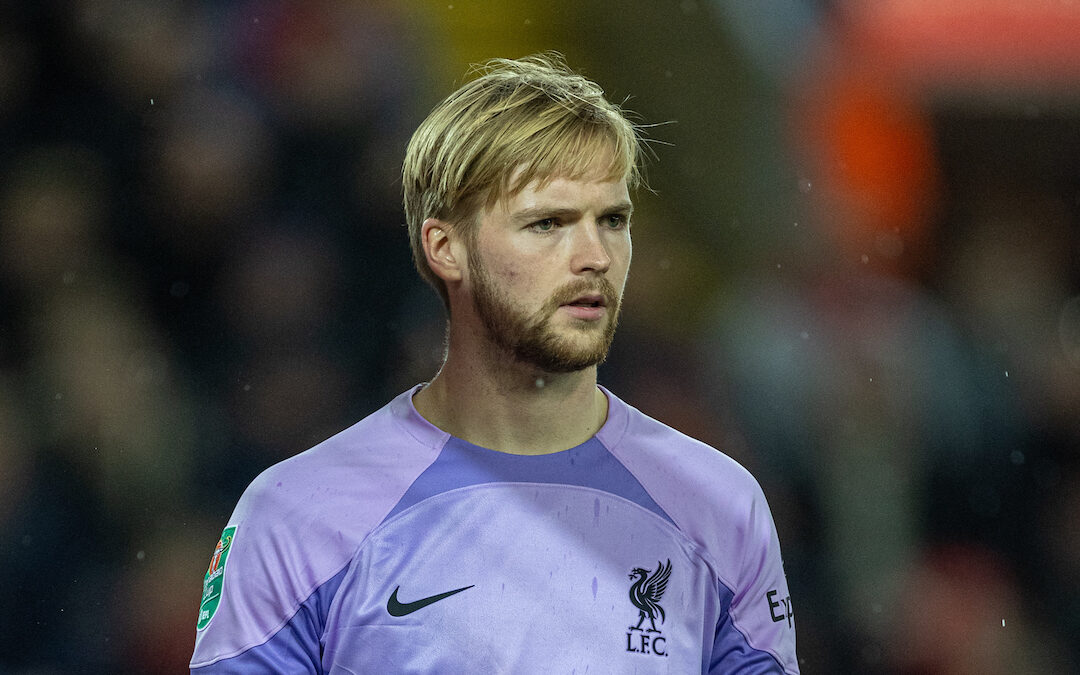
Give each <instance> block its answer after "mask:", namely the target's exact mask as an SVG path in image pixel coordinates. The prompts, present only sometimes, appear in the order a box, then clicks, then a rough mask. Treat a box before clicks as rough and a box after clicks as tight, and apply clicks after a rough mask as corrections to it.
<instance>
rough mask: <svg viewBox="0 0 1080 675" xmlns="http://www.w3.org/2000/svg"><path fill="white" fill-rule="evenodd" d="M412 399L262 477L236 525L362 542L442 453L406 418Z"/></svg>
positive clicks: (247, 494) (437, 442) (428, 433)
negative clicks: (333, 535)
mask: <svg viewBox="0 0 1080 675" xmlns="http://www.w3.org/2000/svg"><path fill="white" fill-rule="evenodd" d="M408 394H409V392H406V394H403V395H401V396H398V397H397V398H395V399H394V400H392V401H391V402H390V403H388V404H387V405H385V406H384V407H382V408H380V409H379V410H377V411H376V412H374V413H372V414H371V415H368V416H367V417H365V418H364V419H363V420H361V421H359V422H357V423H356V424H354V425H352V426H351V427H349V428H347V429H345V430H343V431H341V432H339V433H338V434H335V435H334V436H332V437H330V438H328V439H327V440H325V441H323V442H322V443H319V444H318V445H316V446H314V447H312V448H311V449H309V450H306V451H304V452H302V453H300V454H298V455H295V456H293V457H291V458H289V459H286V460H284V461H282V462H279V463H277V464H275V465H273V466H271V467H270V468H268V469H266V470H265V471H263V472H262V473H261V474H260V475H259V476H258V477H256V478H255V480H254V481H252V483H251V484H250V485H249V486H248V488H247V489H246V490H245V491H244V494H243V495H242V496H241V498H240V501H239V503H238V504H237V507H236V510H235V512H234V514H233V518H232V521H231V524H233V525H237V526H238V527H239V528H240V529H244V530H247V531H249V532H252V534H264V535H269V534H271V533H273V532H275V531H280V532H282V533H288V536H289V537H291V538H296V537H300V538H305V534H303V533H308V532H310V533H311V534H310V535H307V536H318V535H320V534H325V530H331V531H334V532H337V533H346V534H352V535H354V536H356V537H362V536H363V535H364V533H366V531H367V530H370V529H371V528H372V527H374V526H375V525H377V524H378V521H379V520H380V519H381V518H382V516H383V515H385V513H386V512H387V511H389V510H390V508H392V507H393V504H394V503H395V502H396V501H397V499H399V498H400V497H401V495H402V494H403V493H404V491H405V490H406V489H407V488H408V485H409V484H410V483H411V481H412V480H413V479H415V477H416V476H417V475H419V474H420V473H421V472H422V471H423V470H424V469H425V468H426V467H427V466H428V465H429V464H430V463H431V462H432V461H434V459H435V457H436V456H437V454H438V451H439V449H440V448H441V440H442V439H440V437H439V434H438V433H432V429H433V428H430V429H426V428H423V427H422V425H419V424H418V421H417V420H415V419H413V418H412V417H411V416H410V415H409V411H410V410H412V408H411V405H408V401H407V399H404V397H406V396H407V395H408ZM403 399H404V400H403ZM412 412H413V415H415V411H414V410H413V411H412ZM435 432H437V430H435ZM298 525H303V526H304V527H303V528H302V529H296V526H298Z"/></svg>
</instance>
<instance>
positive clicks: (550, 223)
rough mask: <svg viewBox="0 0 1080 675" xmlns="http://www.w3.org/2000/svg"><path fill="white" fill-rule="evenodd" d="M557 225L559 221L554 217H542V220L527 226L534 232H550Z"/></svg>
mask: <svg viewBox="0 0 1080 675" xmlns="http://www.w3.org/2000/svg"><path fill="white" fill-rule="evenodd" d="M558 225H559V223H558V222H557V221H556V220H555V219H554V218H544V219H543V220H538V221H536V222H535V223H533V224H532V225H530V226H529V227H530V228H531V229H533V230H534V231H536V232H551V231H552V230H554V229H555V228H556V227H558Z"/></svg>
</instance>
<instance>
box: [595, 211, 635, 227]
mask: <svg viewBox="0 0 1080 675" xmlns="http://www.w3.org/2000/svg"><path fill="white" fill-rule="evenodd" d="M600 220H601V222H602V223H603V224H604V225H605V226H606V227H609V228H611V229H612V230H618V229H620V228H623V227H626V223H627V221H628V219H627V217H626V216H625V215H624V214H621V213H609V214H608V215H606V216H604V217H603V218H601V219H600Z"/></svg>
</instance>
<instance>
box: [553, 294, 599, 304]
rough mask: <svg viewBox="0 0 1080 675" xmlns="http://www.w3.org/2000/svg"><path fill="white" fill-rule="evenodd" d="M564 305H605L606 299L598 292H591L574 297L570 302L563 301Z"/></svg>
mask: <svg viewBox="0 0 1080 675" xmlns="http://www.w3.org/2000/svg"><path fill="white" fill-rule="evenodd" d="M563 306H566V307H606V306H607V301H606V300H605V299H604V296H603V295H601V294H599V293H591V294H588V295H582V296H579V297H577V298H574V299H573V300H571V301H570V302H565V303H563Z"/></svg>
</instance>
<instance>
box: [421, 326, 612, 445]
mask: <svg viewBox="0 0 1080 675" xmlns="http://www.w3.org/2000/svg"><path fill="white" fill-rule="evenodd" d="M455 343H456V344H455ZM470 344H471V345H478V344H479V341H476V340H457V341H455V337H454V334H453V330H451V335H450V349H449V350H448V353H447V358H446V361H445V362H444V363H443V366H442V368H441V369H440V370H439V374H438V375H436V376H435V378H434V379H433V380H432V381H431V383H430V384H428V385H427V386H426V387H425V388H424V389H422V390H421V391H419V392H417V393H416V395H415V396H413V403H414V405H415V406H416V409H417V411H418V412H419V413H420V414H421V415H422V416H423V417H424V418H426V419H427V420H428V421H429V422H431V423H432V424H434V425H435V426H437V427H439V428H440V429H442V430H443V431H446V432H448V433H450V434H452V435H454V436H457V437H458V438H462V439H464V440H466V441H469V442H470V443H473V444H475V445H479V446H482V447H485V448H491V449H493V450H500V451H502V452H508V453H512V454H521V455H540V454H547V453H551V452H558V451H561V450H566V449H568V448H572V447H574V446H576V445H580V444H581V443H584V442H585V441H587V440H588V439H589V438H591V437H592V436H593V435H594V434H595V433H596V432H597V431H598V430H599V429H600V427H601V426H603V424H604V421H605V420H606V419H607V408H608V401H607V397H606V396H604V394H603V392H601V391H600V390H599V389H598V388H597V386H596V366H592V367H589V368H586V369H584V370H580V371H576V372H572V373H545V372H543V371H540V370H539V369H536V368H535V367H531V366H529V365H526V364H522V363H519V362H516V361H514V360H513V359H512V358H511V357H509V356H502V358H499V357H494V358H493V356H492V353H491V350H490V349H474V350H467V349H465V348H464V347H463V345H470Z"/></svg>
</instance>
